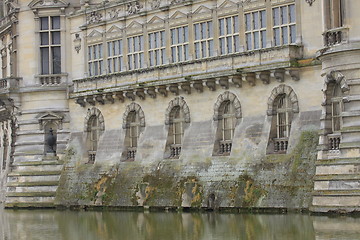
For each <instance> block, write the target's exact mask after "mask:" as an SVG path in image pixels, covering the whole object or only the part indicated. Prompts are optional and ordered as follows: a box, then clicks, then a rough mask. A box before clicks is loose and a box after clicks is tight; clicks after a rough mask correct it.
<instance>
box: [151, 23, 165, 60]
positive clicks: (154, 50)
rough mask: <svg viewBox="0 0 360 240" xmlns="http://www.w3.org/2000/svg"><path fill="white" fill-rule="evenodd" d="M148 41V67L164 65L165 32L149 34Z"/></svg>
mask: <svg viewBox="0 0 360 240" xmlns="http://www.w3.org/2000/svg"><path fill="white" fill-rule="evenodd" d="M148 39H149V51H148V52H149V66H150V67H154V66H159V65H164V64H165V63H166V35H165V30H162V31H157V32H151V33H149V34H148Z"/></svg>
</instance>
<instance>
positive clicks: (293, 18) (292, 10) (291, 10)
mask: <svg viewBox="0 0 360 240" xmlns="http://www.w3.org/2000/svg"><path fill="white" fill-rule="evenodd" d="M289 15H290V22H291V23H294V22H296V14H295V5H294V4H292V5H290V6H289Z"/></svg>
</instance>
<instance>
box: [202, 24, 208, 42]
mask: <svg viewBox="0 0 360 240" xmlns="http://www.w3.org/2000/svg"><path fill="white" fill-rule="evenodd" d="M206 25H207V24H206V23H201V38H202V39H205V38H206V33H207V29H206V28H207V27H206Z"/></svg>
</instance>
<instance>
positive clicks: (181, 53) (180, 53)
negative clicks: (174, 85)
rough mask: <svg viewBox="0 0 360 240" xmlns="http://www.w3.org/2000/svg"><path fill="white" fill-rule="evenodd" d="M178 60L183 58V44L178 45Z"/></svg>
mask: <svg viewBox="0 0 360 240" xmlns="http://www.w3.org/2000/svg"><path fill="white" fill-rule="evenodd" d="M178 60H179V61H182V60H183V46H178Z"/></svg>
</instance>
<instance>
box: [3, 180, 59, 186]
mask: <svg viewBox="0 0 360 240" xmlns="http://www.w3.org/2000/svg"><path fill="white" fill-rule="evenodd" d="M58 184H59V181H38V182H8V183H7V184H6V186H7V187H34V186H57V185H58Z"/></svg>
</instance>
